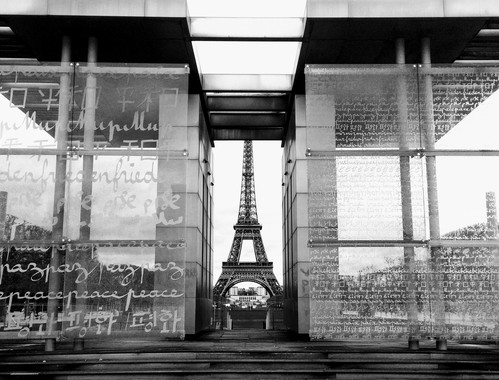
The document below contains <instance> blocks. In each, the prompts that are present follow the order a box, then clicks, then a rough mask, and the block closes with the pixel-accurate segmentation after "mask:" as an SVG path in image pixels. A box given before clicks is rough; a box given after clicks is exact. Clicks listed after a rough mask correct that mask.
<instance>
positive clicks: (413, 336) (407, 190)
mask: <svg viewBox="0 0 499 380" xmlns="http://www.w3.org/2000/svg"><path fill="white" fill-rule="evenodd" d="M395 47H396V49H395V52H396V62H397V64H399V65H404V64H405V41H404V39H402V38H399V39H397V40H396V41H395ZM397 111H398V124H399V126H400V132H399V148H400V150H408V149H409V148H410V144H409V141H410V140H409V137H410V134H409V125H408V111H407V82H406V78H405V77H404V75H403V74H402V75H400V76H399V77H398V79H397ZM400 192H401V200H402V236H403V240H404V241H408V242H410V241H413V240H414V226H413V222H412V196H411V163H410V157H409V156H400ZM404 264H405V271H406V272H407V274H408V278H407V293H406V311H407V320H408V324H409V326H408V327H409V348H410V349H418V348H419V341H418V336H419V327H418V310H417V304H416V286H415V283H414V279H413V278H412V275H413V274H414V269H415V259H414V247H404Z"/></svg>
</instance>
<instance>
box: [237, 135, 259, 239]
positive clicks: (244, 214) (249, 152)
mask: <svg viewBox="0 0 499 380" xmlns="http://www.w3.org/2000/svg"><path fill="white" fill-rule="evenodd" d="M237 226H240V227H244V226H251V227H257V228H260V229H261V228H262V226H261V225H260V224H259V223H258V214H257V211H256V196H255V177H254V173H253V143H252V142H251V140H246V141H245V142H244V150H243V175H242V180H241V199H240V200H239V214H238V217H237V225H236V226H234V228H236V227H237Z"/></svg>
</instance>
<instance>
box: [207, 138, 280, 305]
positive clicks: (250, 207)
mask: <svg viewBox="0 0 499 380" xmlns="http://www.w3.org/2000/svg"><path fill="white" fill-rule="evenodd" d="M253 174H254V173H253V143H252V141H251V140H246V141H244V152H243V176H242V181H241V198H240V201H239V214H238V218H237V224H235V225H234V230H235V234H234V240H233V242H232V247H231V249H230V253H229V257H228V259H227V261H226V262H223V263H222V274H221V275H220V278H219V279H218V281H217V283H216V284H215V287H214V288H213V296H214V297H215V298H216V297H221V296H224V295H225V294H226V293H227V291H228V290H229V289H230V288H231V287H233V286H234V285H236V284H237V283H239V282H255V283H257V284H259V285H261V286H263V287H264V288H265V289H266V290H267V292H269V294H270V296H275V295H277V294H281V293H282V288H281V286H280V285H279V282H278V281H277V278H276V277H275V275H274V269H273V264H272V262H269V261H268V260H267V254H266V253H265V248H264V247H263V241H262V236H261V234H260V230H261V229H262V225H261V224H260V223H258V214H257V212H256V196H255V179H254V176H253ZM243 240H253V248H254V251H255V258H256V261H255V262H240V261H239V259H240V257H241V248H242V245H243Z"/></svg>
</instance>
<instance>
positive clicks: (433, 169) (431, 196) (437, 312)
mask: <svg viewBox="0 0 499 380" xmlns="http://www.w3.org/2000/svg"><path fill="white" fill-rule="evenodd" d="M430 47H431V46H430V39H429V38H423V39H422V40H421V62H422V64H423V67H430V66H431V49H430ZM421 90H422V98H423V102H424V105H425V107H426V109H425V113H426V115H427V117H426V119H425V123H424V125H423V127H424V129H425V130H424V134H423V135H424V137H425V141H424V144H425V149H426V150H429V151H432V150H434V149H435V124H434V121H433V120H434V119H433V91H432V80H431V76H430V75H425V76H424V77H423V83H422V86H421ZM426 182H427V187H428V189H427V190H428V213H429V227H430V240H438V239H440V216H439V210H438V187H437V163H436V157H435V156H426ZM430 250H431V251H430V257H431V263H432V272H433V278H434V280H433V281H432V292H433V300H431V302H432V311H433V313H434V316H435V317H434V320H435V326H436V328H437V331H438V330H440V329H442V331H443V329H444V328H445V315H444V313H445V305H444V301H443V289H442V285H441V280H440V279H439V278H440V268H439V265H438V261H439V260H438V258H439V256H440V250H439V248H436V247H431V248H430ZM436 347H437V349H438V350H446V349H447V339H446V338H445V337H441V336H437V341H436Z"/></svg>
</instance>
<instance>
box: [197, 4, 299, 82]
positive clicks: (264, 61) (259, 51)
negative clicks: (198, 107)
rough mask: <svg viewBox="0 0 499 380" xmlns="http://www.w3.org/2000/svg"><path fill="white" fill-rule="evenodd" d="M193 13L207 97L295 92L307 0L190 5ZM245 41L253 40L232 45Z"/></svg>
mask: <svg viewBox="0 0 499 380" xmlns="http://www.w3.org/2000/svg"><path fill="white" fill-rule="evenodd" d="M187 7H188V8H187V9H188V20H189V27H190V33H191V36H192V37H193V42H192V44H193V48H194V54H195V56H196V62H197V66H198V70H199V74H200V76H201V82H202V86H203V89H204V90H205V91H289V90H291V88H292V85H293V78H294V73H295V70H296V65H297V61H298V55H299V51H300V48H301V42H300V41H299V39H300V38H301V37H302V36H303V31H304V28H305V17H306V0H252V1H247V0H244V1H242V0H188V1H187ZM196 38H197V39H198V40H196ZM220 38H226V39H227V40H226V41H220ZM240 38H244V39H248V40H244V41H241V40H231V39H240ZM252 38H255V39H258V41H251V39H252ZM266 38H272V39H274V38H282V39H283V41H275V40H273V41H266V40H265V39H266ZM210 39H212V40H211V41H210ZM260 39H262V40H260Z"/></svg>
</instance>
